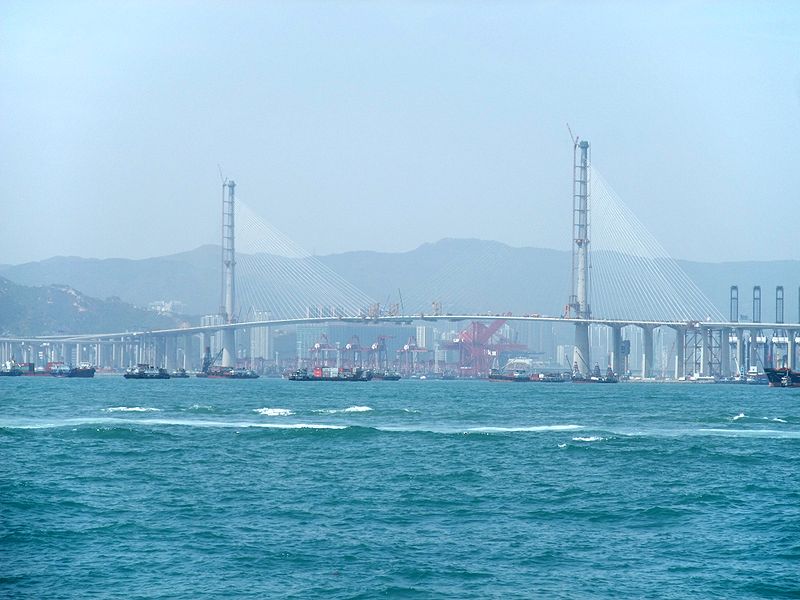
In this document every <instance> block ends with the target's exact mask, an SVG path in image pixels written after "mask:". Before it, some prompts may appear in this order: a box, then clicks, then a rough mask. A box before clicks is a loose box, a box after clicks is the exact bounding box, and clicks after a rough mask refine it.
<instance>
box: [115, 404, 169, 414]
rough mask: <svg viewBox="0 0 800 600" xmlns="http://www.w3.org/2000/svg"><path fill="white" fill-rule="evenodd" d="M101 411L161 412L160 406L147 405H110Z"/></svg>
mask: <svg viewBox="0 0 800 600" xmlns="http://www.w3.org/2000/svg"><path fill="white" fill-rule="evenodd" d="M103 412H108V413H114V412H161V409H160V408H151V407H149V406H112V407H110V408H104V409H103Z"/></svg>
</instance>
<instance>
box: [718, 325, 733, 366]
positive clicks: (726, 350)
mask: <svg viewBox="0 0 800 600" xmlns="http://www.w3.org/2000/svg"><path fill="white" fill-rule="evenodd" d="M719 365H720V366H719V368H720V376H721V377H730V375H731V330H730V329H725V328H723V329H722V331H721V332H720V342H719Z"/></svg>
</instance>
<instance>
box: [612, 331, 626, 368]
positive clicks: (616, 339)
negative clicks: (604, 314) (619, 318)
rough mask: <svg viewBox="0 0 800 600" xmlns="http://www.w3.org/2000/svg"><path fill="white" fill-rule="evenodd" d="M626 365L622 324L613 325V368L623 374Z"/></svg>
mask: <svg viewBox="0 0 800 600" xmlns="http://www.w3.org/2000/svg"><path fill="white" fill-rule="evenodd" d="M623 367H624V361H623V357H622V326H621V325H612V326H611V370H612V371H614V373H616V374H618V375H621V374H622V371H623Z"/></svg>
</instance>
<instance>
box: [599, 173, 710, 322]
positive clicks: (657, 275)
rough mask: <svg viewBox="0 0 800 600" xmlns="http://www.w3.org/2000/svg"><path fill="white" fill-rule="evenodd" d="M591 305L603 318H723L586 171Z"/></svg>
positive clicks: (615, 197) (605, 185)
mask: <svg viewBox="0 0 800 600" xmlns="http://www.w3.org/2000/svg"><path fill="white" fill-rule="evenodd" d="M591 178H592V187H591V190H592V191H591V197H590V205H591V212H590V215H591V230H590V239H591V240H592V241H591V246H590V251H591V267H592V273H591V287H590V290H591V298H590V303H591V308H592V316H594V317H595V318H604V319H621V320H654V321H704V320H708V319H710V320H713V321H723V320H724V318H723V316H722V314H721V313H720V312H719V309H717V307H716V306H715V305H714V304H713V303H712V302H711V301H710V300H709V299H708V298H707V297H706V296H705V295H704V294H703V292H701V291H700V289H699V288H698V287H697V286H696V285H695V284H694V282H693V281H692V280H691V279H689V277H688V275H686V273H685V272H684V271H683V269H681V268H680V266H679V265H678V264H677V263H676V262H675V260H674V259H672V258H671V257H670V256H669V254H668V253H667V251H666V250H664V248H663V246H661V244H659V243H658V241H657V240H656V239H655V238H654V237H653V236H652V234H651V233H650V232H649V231H648V230H647V228H645V226H644V225H643V224H642V222H641V221H639V219H638V218H637V217H636V215H634V214H633V212H631V210H630V209H629V208H628V207H627V206H626V205H625V204H624V203H623V202H622V200H621V199H620V197H619V196H618V195H617V194H616V192H614V190H613V189H612V188H611V186H610V185H609V184H608V183H607V182H606V180H605V179H604V178H603V176H602V175H601V174H600V173H599V172H598V171H597V169H595V168H594V167H592V169H591Z"/></svg>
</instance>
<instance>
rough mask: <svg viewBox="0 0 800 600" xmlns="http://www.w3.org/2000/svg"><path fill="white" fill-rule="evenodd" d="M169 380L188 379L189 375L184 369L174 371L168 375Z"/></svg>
mask: <svg viewBox="0 0 800 600" xmlns="http://www.w3.org/2000/svg"><path fill="white" fill-rule="evenodd" d="M169 378H170V379H188V378H189V374H188V373H187V372H186V369H175V370H174V371H172V372H171V373H170V374H169Z"/></svg>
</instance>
